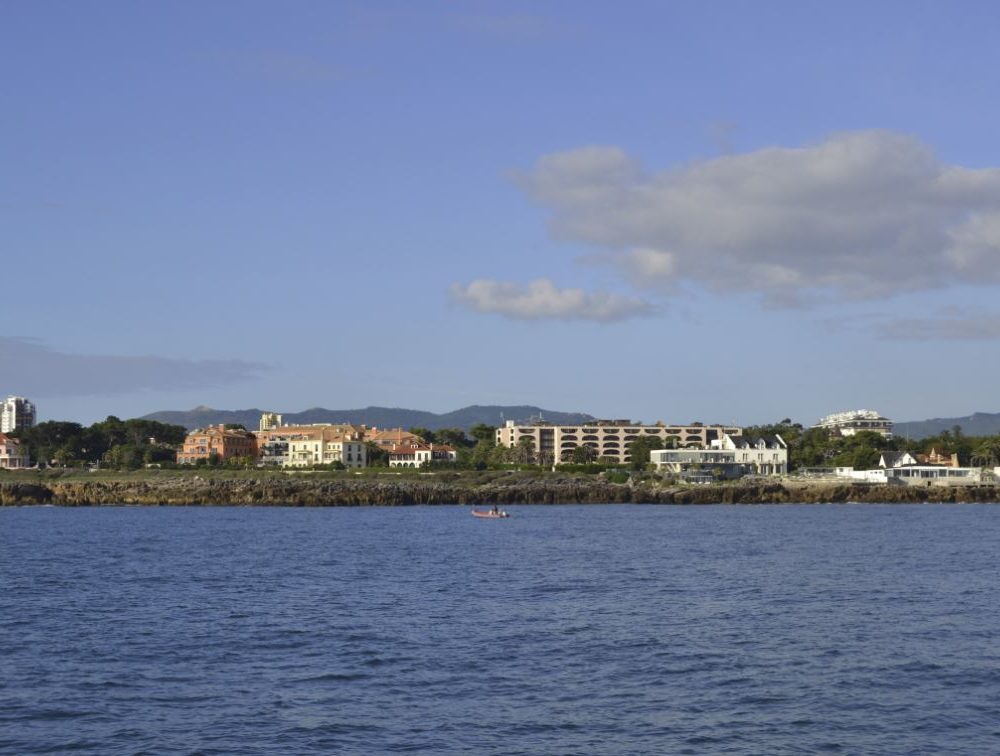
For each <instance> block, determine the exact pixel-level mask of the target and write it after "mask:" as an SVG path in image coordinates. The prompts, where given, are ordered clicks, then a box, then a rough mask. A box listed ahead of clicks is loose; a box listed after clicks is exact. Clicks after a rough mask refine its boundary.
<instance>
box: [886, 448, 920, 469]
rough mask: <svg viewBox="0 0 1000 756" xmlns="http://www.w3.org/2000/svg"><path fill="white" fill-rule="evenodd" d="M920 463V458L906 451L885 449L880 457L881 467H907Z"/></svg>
mask: <svg viewBox="0 0 1000 756" xmlns="http://www.w3.org/2000/svg"><path fill="white" fill-rule="evenodd" d="M917 464H920V462H919V460H917V458H916V457H914V456H913V455H912V454H910V453H909V452H906V451H884V452H882V454H881V455H879V458H878V466H879V467H907V466H909V465H917Z"/></svg>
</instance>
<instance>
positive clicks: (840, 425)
mask: <svg viewBox="0 0 1000 756" xmlns="http://www.w3.org/2000/svg"><path fill="white" fill-rule="evenodd" d="M813 427H814V428H826V429H827V430H829V431H832V432H834V433H838V434H840V435H841V436H853V435H854V434H855V433H860V432H861V431H873V432H874V433H878V434H880V435H882V436H885V437H886V438H892V420H890V419H889V418H887V417H883V416H882V415H880V414H879V413H878V412H876V411H875V410H869V409H860V410H848V411H847V412H834V413H833V414H832V415H827V416H826V417H823V418H820V420H819V422H818V423H816V425H814V426H813Z"/></svg>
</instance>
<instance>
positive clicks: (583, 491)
mask: <svg viewBox="0 0 1000 756" xmlns="http://www.w3.org/2000/svg"><path fill="white" fill-rule="evenodd" d="M995 501H1000V491H998V489H997V488H995V487H993V486H982V487H976V488H959V487H954V488H943V487H940V488H939V487H935V488H904V487H895V486H862V485H846V484H845V485H831V484H813V485H806V484H791V483H768V484H748V485H725V486H684V487H677V486H673V487H670V486H662V487H661V486H655V485H636V486H631V485H626V484H614V483H607V482H604V481H600V480H592V479H582V478H547V479H546V478H543V479H538V480H517V481H512V482H510V483H506V482H502V481H500V482H498V481H490V482H486V483H482V484H477V485H467V484H463V485H456V484H454V483H442V482H434V481H430V480H426V481H425V480H395V481H382V480H349V479H347V480H308V479H287V480H285V479H273V478H270V479H253V478H244V479H229V480H213V479H202V478H199V477H197V476H191V477H183V478H169V479H164V480H152V481H116V480H99V481H61V480H53V481H45V482H38V483H29V482H18V481H6V482H2V483H0V505H6V506H12V505H14V506H16V505H28V504H56V505H63V506H101V505H116V504H126V505H150V506H157V505H160V506H163V505H177V506H196V505H209V506H212V505H263V506H266V505H272V506H406V505H415V504H463V505H474V504H478V505H491V504H501V505H510V504H574V503H575V504H603V503H626V502H631V503H637V504H768V503H776V504H780V503H792V502H801V503H823V502H995Z"/></svg>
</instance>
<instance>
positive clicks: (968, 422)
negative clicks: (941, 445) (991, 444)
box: [894, 412, 1000, 438]
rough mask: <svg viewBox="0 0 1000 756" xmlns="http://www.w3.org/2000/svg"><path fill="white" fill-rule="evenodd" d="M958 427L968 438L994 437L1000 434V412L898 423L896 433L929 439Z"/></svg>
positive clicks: (907, 436)
mask: <svg viewBox="0 0 1000 756" xmlns="http://www.w3.org/2000/svg"><path fill="white" fill-rule="evenodd" d="M956 425H958V426H960V427H961V428H962V433H964V434H965V435H966V436H993V435H996V434H997V433H1000V412H992V413H991V412H974V413H972V414H971V415H966V416H965V417H935V418H932V419H930V420H913V421H911V422H906V423H896V427H895V428H894V432H895V434H896V435H897V436H903V437H905V438H927V436H936V435H937V434H938V433H940V432H941V431H943V430H947V431H950V430H951V429H952V428H954V427H955V426H956Z"/></svg>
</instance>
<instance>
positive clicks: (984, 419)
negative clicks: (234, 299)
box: [144, 404, 1000, 439]
mask: <svg viewBox="0 0 1000 756" xmlns="http://www.w3.org/2000/svg"><path fill="white" fill-rule="evenodd" d="M261 413H262V410H259V409H244V410H220V409H212V408H211V407H195V408H194V409H191V410H187V411H170V410H166V411H162V412H154V413H152V414H150V415H146V416H145V418H144V419H147V420H159V421H160V422H161V423H172V424H174V425H183V426H184V427H185V428H188V429H192V428H203V427H205V426H206V425H216V424H218V423H240V424H242V425H244V426H246V427H247V428H249V429H251V430H254V429H256V428H257V424H258V421H259V420H260V416H261ZM539 416H541V417H543V418H544V419H545V420H547V421H549V422H552V423H564V424H567V425H575V424H577V423H585V422H590V421H592V420H594V419H595V418H594V416H593V415H588V414H586V413H584V412H556V411H554V410H547V409H542V408H540V407H532V406H529V405H517V406H501V405H486V406H484V405H478V404H476V405H472V406H471V407H463V408H462V409H458V410H455V411H454V412H445V413H443V414H436V413H434V412H424V411H422V410H411V409H401V408H399V407H365V408H364V409H350V410H329V409H324V408H322V407H313V408H312V409H307V410H305V411H303V412H285V413H282V417H283V418H284V422H285V423H286V424H289V425H291V424H293V423H345V422H353V423H362V424H364V425H368V426H377V427H379V428H415V427H419V428H429V429H430V430H437V429H439V428H462V429H464V430H468V429H469V428H471V427H472V426H473V425H477V424H478V423H486V424H487V425H500V423H501V420H528V419H530V418H533V417H539ZM956 425H958V426H961V428H962V432H963V433H964V434H965V435H967V436H992V435H995V434H998V433H1000V412H996V413H990V412H975V413H973V414H971V415H967V416H965V417H935V418H932V419H930V420H911V421H907V422H900V423H896V427H895V432H896V435H897V436H903V437H907V438H914V439H917V438H926V437H927V436H934V435H936V434H938V433H940V432H941V431H943V430H948V431H950V430H951V429H952V428H954V427H955V426H956Z"/></svg>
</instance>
